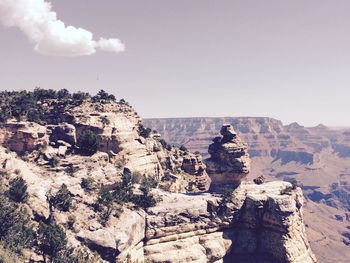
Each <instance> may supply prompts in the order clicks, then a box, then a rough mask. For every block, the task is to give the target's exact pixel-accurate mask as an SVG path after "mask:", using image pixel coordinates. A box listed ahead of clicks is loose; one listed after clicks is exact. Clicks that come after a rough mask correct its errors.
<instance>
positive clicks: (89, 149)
mask: <svg viewBox="0 0 350 263" xmlns="http://www.w3.org/2000/svg"><path fill="white" fill-rule="evenodd" d="M99 145H100V139H99V138H98V136H97V134H96V133H94V132H92V131H89V130H88V131H85V132H83V134H82V135H81V136H80V137H79V139H78V146H79V149H80V151H81V153H83V154H86V155H93V154H94V153H96V152H97V150H98V147H99Z"/></svg>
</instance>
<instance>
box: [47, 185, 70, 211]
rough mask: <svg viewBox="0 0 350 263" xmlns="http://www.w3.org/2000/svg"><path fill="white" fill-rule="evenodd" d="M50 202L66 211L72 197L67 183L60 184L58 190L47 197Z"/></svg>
mask: <svg viewBox="0 0 350 263" xmlns="http://www.w3.org/2000/svg"><path fill="white" fill-rule="evenodd" d="M49 199H50V203H51V204H52V205H53V206H54V207H55V208H57V209H59V210H61V211H63V212H67V211H69V209H70V208H71V207H72V197H71V193H70V192H69V190H68V188H67V185H65V184H62V186H61V188H60V189H59V190H58V192H57V193H56V194H55V195H54V196H52V197H50V198H49Z"/></svg>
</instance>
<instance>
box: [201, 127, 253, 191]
mask: <svg viewBox="0 0 350 263" xmlns="http://www.w3.org/2000/svg"><path fill="white" fill-rule="evenodd" d="M220 133H221V135H222V136H221V137H216V138H214V140H213V143H212V144H211V145H210V146H209V149H208V152H209V154H210V158H209V159H207V160H206V164H207V172H208V174H209V176H210V177H211V180H212V184H213V186H215V185H218V184H233V185H239V184H240V182H241V180H242V179H243V178H244V177H246V175H247V174H248V173H249V171H250V158H249V154H248V147H247V144H246V143H244V142H243V141H242V140H241V138H240V137H239V136H238V135H237V133H236V132H235V130H234V129H233V127H232V126H231V125H228V124H225V125H223V126H222V128H221V131H220Z"/></svg>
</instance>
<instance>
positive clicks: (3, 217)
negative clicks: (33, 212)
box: [0, 194, 35, 252]
mask: <svg viewBox="0 0 350 263" xmlns="http://www.w3.org/2000/svg"><path fill="white" fill-rule="evenodd" d="M0 241H1V243H2V244H3V246H4V247H5V248H6V249H9V250H11V251H14V252H20V251H21V249H22V248H28V247H31V246H33V244H34V241H35V232H34V230H33V227H32V225H31V223H30V219H29V215H28V213H27V211H26V210H25V209H24V208H19V207H18V205H17V204H16V203H13V202H11V201H10V200H9V199H8V198H7V197H6V196H5V195H3V194H0Z"/></svg>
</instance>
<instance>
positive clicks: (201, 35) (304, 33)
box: [0, 0, 350, 126]
mask: <svg viewBox="0 0 350 263" xmlns="http://www.w3.org/2000/svg"><path fill="white" fill-rule="evenodd" d="M2 1H5V0H0V4H1V2H2ZM51 3H52V5H53V10H54V11H55V12H56V13H57V16H58V19H60V20H62V21H64V22H65V23H66V24H69V25H73V26H75V27H82V28H84V29H86V30H89V31H91V32H92V33H93V34H94V39H100V37H103V38H105V37H106V38H118V39H120V40H121V41H122V43H124V44H125V47H126V49H125V51H124V52H120V53H113V52H99V51H98V52H97V53H95V54H92V55H87V56H78V57H58V56H45V55H42V54H40V53H38V52H35V51H34V50H33V48H34V43H31V42H29V40H28V38H27V36H25V35H24V34H23V32H21V31H20V30H18V29H17V28H14V27H10V28H5V27H3V26H0V39H1V41H0V59H1V62H0V74H1V75H0V76H1V77H0V80H1V83H0V89H1V90H5V89H33V88H34V87H35V86H40V87H42V88H53V89H60V88H67V89H69V90H71V91H77V90H82V91H88V92H91V93H95V92H96V91H97V90H99V89H105V90H107V91H109V92H111V93H113V94H115V95H116V96H117V98H125V99H126V100H127V101H129V102H130V103H131V104H132V105H133V106H134V107H135V108H136V110H137V111H138V112H139V114H140V115H141V116H142V117H184V116H185V117H192V116H269V117H274V118H277V119H281V120H282V121H283V122H284V123H286V124H287V123H290V122H293V121H297V122H299V123H301V124H303V125H307V126H310V125H317V124H319V123H324V124H326V125H332V126H350V103H349V102H350V1H349V0H332V1H331V0H328V1H325V0H307V1H306V0H285V1H281V0H263V1H261V0H255V1H249V0H240V1H235V0H172V1H170V0H138V1H136V0H124V1H120V0H98V1H97V0H52V1H51ZM22 31H23V30H22ZM32 41H33V39H32ZM35 41H36V40H35ZM89 43H90V44H91V43H95V42H89ZM96 43H97V42H96ZM118 43H119V42H118ZM118 43H117V44H118ZM97 48H98V47H97V46H96V49H97ZM106 49H108V47H107V48H106ZM109 49H111V48H109ZM101 50H103V48H101ZM51 51H52V50H51ZM93 51H94V50H93ZM118 51H122V48H121V47H119V49H118ZM53 52H55V51H53Z"/></svg>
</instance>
